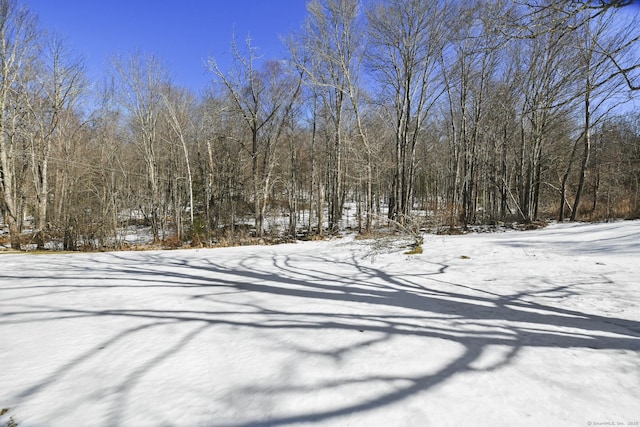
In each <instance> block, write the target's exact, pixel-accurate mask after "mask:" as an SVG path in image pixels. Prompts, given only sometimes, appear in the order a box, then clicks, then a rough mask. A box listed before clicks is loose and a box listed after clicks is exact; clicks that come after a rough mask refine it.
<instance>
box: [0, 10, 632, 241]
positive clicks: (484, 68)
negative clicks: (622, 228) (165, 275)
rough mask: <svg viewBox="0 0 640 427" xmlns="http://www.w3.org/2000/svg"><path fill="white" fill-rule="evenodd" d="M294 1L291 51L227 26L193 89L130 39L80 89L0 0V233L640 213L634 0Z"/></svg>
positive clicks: (48, 38) (208, 235)
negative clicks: (228, 37) (226, 50)
mask: <svg viewBox="0 0 640 427" xmlns="http://www.w3.org/2000/svg"><path fill="white" fill-rule="evenodd" d="M307 8H308V14H307V17H306V20H305V22H304V23H303V24H302V26H301V29H300V30H299V31H298V32H297V33H295V34H291V35H290V36H289V37H288V38H287V40H285V44H286V47H287V51H288V54H287V56H286V57H284V58H271V59H269V58H262V57H261V56H260V51H259V49H258V48H257V47H256V46H259V40H258V41H256V42H255V45H254V41H253V40H251V39H247V40H242V41H238V40H236V39H235V38H233V41H232V43H231V52H232V57H233V60H232V63H231V65H230V66H229V67H222V66H221V65H219V63H218V62H217V61H216V59H215V58H210V59H209V62H208V65H209V70H210V72H211V77H212V86H211V89H210V90H207V91H206V92H204V93H197V94H196V93H192V92H191V91H189V90H188V89H186V88H182V87H178V86H176V85H175V84H173V83H172V80H171V77H170V71H169V67H168V66H167V65H166V64H165V63H164V62H163V61H162V59H161V58H158V57H156V56H154V55H152V54H148V53H142V52H134V53H130V54H127V55H121V56H117V57H114V58H113V60H112V65H111V67H110V68H109V69H108V70H106V71H105V74H106V76H107V78H106V79H105V81H106V82H107V83H104V84H100V85H98V82H89V81H87V78H86V76H85V73H84V67H83V59H82V58H81V57H79V56H77V55H75V54H74V53H73V50H72V49H71V48H70V47H69V46H67V45H66V44H65V42H64V41H63V40H62V39H60V38H58V37H56V36H54V35H51V34H49V33H47V32H46V31H44V29H42V28H41V27H40V26H39V24H38V21H37V19H36V17H35V15H34V14H33V13H32V12H31V11H29V9H28V8H27V6H26V4H23V3H21V2H20V1H18V0H0V61H1V63H0V195H1V199H0V211H1V214H2V218H3V222H4V224H6V226H7V227H8V230H9V240H10V243H11V246H12V247H13V248H20V247H21V245H23V244H25V243H33V244H37V245H38V246H39V247H44V246H45V244H46V243H47V242H51V241H53V242H58V243H59V245H60V246H61V247H64V249H68V250H74V249H78V248H80V247H81V246H89V247H91V248H94V249H97V248H105V247H107V248H113V247H119V246H122V245H123V243H124V241H125V239H124V237H125V234H126V232H127V227H128V226H134V225H145V226H147V227H149V228H150V230H151V233H152V235H153V239H154V240H155V241H156V242H164V243H165V244H173V245H180V244H182V243H183V242H190V243H191V244H203V245H211V244H214V243H216V242H221V241H223V240H229V241H232V240H234V239H239V238H242V237H254V238H262V239H267V238H276V236H277V237H278V238H282V237H285V238H295V237H296V236H298V237H299V236H300V235H307V236H312V235H322V234H325V233H329V234H330V233H335V232H338V231H340V230H341V229H343V228H345V227H347V226H349V227H353V228H355V229H357V230H358V231H359V232H361V233H369V232H371V231H373V230H375V229H376V228H378V227H381V226H384V227H389V226H391V227H396V228H400V229H405V230H409V231H411V230H413V231H415V230H420V229H422V228H427V227H431V228H435V227H462V228H465V227H467V226H469V225H472V224H496V223H499V222H513V221H519V222H523V223H530V222H534V221H537V220H538V219H549V218H555V219H559V220H565V219H570V220H577V219H586V220H599V219H609V218H619V217H638V216H639V215H640V200H639V196H640V188H639V182H640V112H638V111H637V110H633V105H634V104H633V102H634V101H635V102H636V103H637V101H638V93H639V92H638V89H639V87H638V85H639V84H640V81H639V78H638V72H639V71H640V61H639V53H640V49H639V47H638V40H639V39H640V26H639V25H638V22H637V20H636V17H637V12H636V9H634V6H633V5H631V2H630V1H609V2H607V1H599V2H588V1H584V2H583V1H537V0H536V1H527V2H524V1H523V2H519V1H515V2H514V1H506V0H505V1H502V0H497V1H496V0H474V1H436V0H434V1H427V0H371V1H366V2H362V1H358V0H311V1H309V2H308V7H307ZM98 86H99V87H100V88H101V90H99V91H96V90H95V88H96V87H98ZM26 219H29V227H26V223H25V221H26ZM25 231H29V232H28V233H25Z"/></svg>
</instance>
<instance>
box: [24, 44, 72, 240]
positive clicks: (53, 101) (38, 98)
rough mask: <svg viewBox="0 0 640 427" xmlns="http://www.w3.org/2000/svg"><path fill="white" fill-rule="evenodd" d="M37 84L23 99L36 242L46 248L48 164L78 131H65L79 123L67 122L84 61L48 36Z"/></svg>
mask: <svg viewBox="0 0 640 427" xmlns="http://www.w3.org/2000/svg"><path fill="white" fill-rule="evenodd" d="M39 62H40V64H39V67H38V68H39V69H38V72H37V73H36V75H37V76H38V77H37V79H36V81H34V82H33V83H32V84H30V85H29V86H27V87H24V88H23V90H24V92H25V93H29V95H28V96H27V97H25V99H24V103H25V106H26V107H27V108H28V111H29V113H30V114H29V116H30V121H31V122H32V123H33V127H32V133H31V134H30V135H29V141H30V143H29V151H30V158H31V172H32V176H33V185H34V191H35V198H36V201H35V212H34V218H35V229H34V233H35V239H36V243H37V245H38V247H39V248H43V247H44V243H45V232H46V228H47V207H48V202H49V193H50V184H49V163H50V157H51V154H52V151H53V147H54V144H55V145H57V144H62V143H63V142H64V139H65V138H68V137H69V136H70V134H71V133H73V132H74V131H75V129H73V128H71V129H63V127H64V125H65V124H68V125H71V126H72V127H73V126H76V125H77V123H75V122H73V121H69V120H65V117H64V116H65V115H74V114H75V111H74V110H75V109H76V108H77V106H78V101H79V98H80V95H81V91H82V90H83V85H84V71H83V62H82V59H81V58H80V57H78V56H77V55H75V54H74V53H73V52H71V51H70V50H69V48H68V47H67V46H66V45H65V43H64V41H63V40H62V39H61V38H60V37H58V36H56V35H49V36H48V37H47V40H46V43H45V49H44V51H43V53H42V55H41V61H39Z"/></svg>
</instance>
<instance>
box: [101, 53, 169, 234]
mask: <svg viewBox="0 0 640 427" xmlns="http://www.w3.org/2000/svg"><path fill="white" fill-rule="evenodd" d="M113 69H114V72H115V76H116V81H117V91H116V96H117V97H118V100H119V102H120V103H121V105H122V106H123V107H124V108H125V109H126V111H127V114H128V117H129V120H130V123H131V126H132V138H133V139H134V141H135V143H136V146H137V147H138V148H139V152H140V154H141V156H142V160H143V161H144V164H145V167H146V175H147V183H148V185H149V202H148V203H144V204H143V203H141V205H140V207H141V210H142V212H143V213H144V215H145V217H146V218H147V219H148V221H149V223H150V224H151V230H152V233H153V239H154V241H158V240H160V228H161V226H162V223H163V222H162V220H163V218H162V215H161V210H162V208H163V203H162V194H161V189H160V181H161V180H160V172H159V156H160V153H159V152H158V145H159V143H160V138H159V135H158V129H159V123H160V120H161V117H160V116H161V114H162V109H163V104H164V103H163V100H162V95H161V94H162V90H163V89H164V88H165V87H166V86H167V85H168V84H169V80H170V79H169V75H168V72H167V69H166V67H165V66H164V65H163V63H162V61H161V60H160V59H158V58H157V57H155V56H153V55H150V54H142V53H140V52H137V53H135V54H132V55H129V56H120V57H117V58H115V59H114V61H113Z"/></svg>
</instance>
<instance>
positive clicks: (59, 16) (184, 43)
mask: <svg viewBox="0 0 640 427" xmlns="http://www.w3.org/2000/svg"><path fill="white" fill-rule="evenodd" d="M23 1H26V2H27V3H28V4H29V6H30V8H31V10H32V11H33V12H35V13H36V14H37V15H38V17H39V19H40V22H41V23H42V25H43V26H44V27H45V28H46V29H48V30H52V31H55V32H57V33H59V34H61V35H62V36H64V37H66V39H67V43H68V44H69V45H70V47H71V48H73V49H74V50H76V51H78V52H80V53H81V54H83V55H84V57H85V58H86V60H87V68H88V72H89V77H90V78H92V79H99V78H100V76H101V75H102V72H103V71H104V70H105V69H106V67H107V65H108V62H109V58H110V57H111V56H113V55H114V54H116V53H118V52H122V53H130V52H133V51H135V50H136V49H139V50H140V51H142V52H151V53H154V54H156V55H158V56H159V57H161V58H162V59H163V60H164V61H166V63H167V64H168V66H169V68H170V69H171V71H172V74H173V76H174V82H175V83H176V84H179V85H182V86H187V87H190V88H192V89H193V90H195V91H201V90H203V89H204V88H206V87H207V84H208V83H209V81H210V79H211V74H210V73H209V72H208V71H207V70H206V67H205V66H204V63H203V62H204V61H205V60H206V58H207V57H209V56H210V55H215V56H216V58H217V59H218V60H219V62H220V63H221V64H222V65H223V66H224V63H225V58H228V57H229V55H228V51H229V46H230V43H231V38H232V34H233V33H234V32H235V34H236V37H237V38H238V40H242V41H244V40H245V39H246V36H247V34H249V33H250V34H251V37H252V39H253V45H254V46H257V47H259V48H260V49H261V54H262V55H263V56H264V57H266V58H279V57H282V56H283V54H284V47H283V45H282V43H281V42H280V36H281V35H286V34H287V33H289V32H291V31H293V30H297V29H298V28H299V27H300V26H301V25H302V21H303V20H304V16H305V14H306V6H305V4H306V0H179V1H175V0H174V1H167V0H155V1H154V0H99V1H98V0H23Z"/></svg>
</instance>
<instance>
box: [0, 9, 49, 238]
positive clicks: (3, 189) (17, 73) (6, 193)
mask: <svg viewBox="0 0 640 427" xmlns="http://www.w3.org/2000/svg"><path fill="white" fill-rule="evenodd" d="M39 36H40V34H39V30H38V24H37V21H36V17H35V16H34V15H33V14H32V13H31V12H30V11H29V9H28V8H27V7H26V6H23V5H21V4H20V3H19V2H18V1H17V0H0V193H1V194H2V204H3V209H2V210H3V211H4V214H5V220H6V222H7V224H8V226H9V233H10V238H11V247H12V248H14V249H20V228H19V225H18V224H19V215H20V214H21V212H20V209H19V201H18V197H19V195H18V192H17V188H18V186H19V184H20V183H19V182H16V170H15V167H16V161H17V157H18V152H17V147H16V141H17V135H16V134H15V129H16V121H18V120H19V118H20V117H19V115H20V114H23V110H24V109H23V106H22V105H21V102H22V100H20V96H21V93H20V91H19V87H21V86H23V87H24V80H25V79H26V78H27V76H26V75H25V73H26V71H27V70H29V69H33V68H32V65H33V62H34V61H35V60H36V58H37V56H38V54H39V49H40V46H39Z"/></svg>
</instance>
